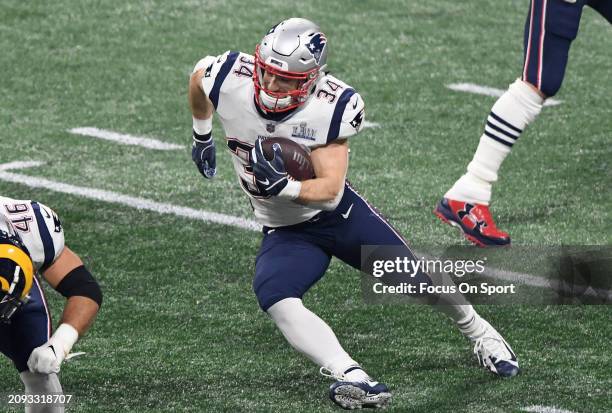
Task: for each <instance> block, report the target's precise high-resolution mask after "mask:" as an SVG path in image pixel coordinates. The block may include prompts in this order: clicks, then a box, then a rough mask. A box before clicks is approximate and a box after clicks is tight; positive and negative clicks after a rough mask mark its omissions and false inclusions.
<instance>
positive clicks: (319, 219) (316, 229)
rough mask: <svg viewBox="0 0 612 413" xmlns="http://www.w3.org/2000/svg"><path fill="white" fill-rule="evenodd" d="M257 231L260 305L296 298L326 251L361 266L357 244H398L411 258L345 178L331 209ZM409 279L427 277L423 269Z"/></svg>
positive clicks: (317, 274) (320, 270)
mask: <svg viewBox="0 0 612 413" xmlns="http://www.w3.org/2000/svg"><path fill="white" fill-rule="evenodd" d="M263 232H264V234H265V235H264V238H263V241H262V243H261V247H260V250H259V254H258V255H257V259H256V264H255V279H254V280H253V289H254V291H255V294H256V295H257V300H258V301H259V305H260V307H261V308H262V309H263V310H264V311H267V310H268V308H270V307H271V306H272V305H274V304H275V303H277V302H278V301H280V300H283V299H285V298H290V297H296V298H302V296H303V295H304V294H305V293H306V291H308V289H309V288H310V287H311V286H313V285H314V284H315V283H316V282H317V281H318V280H319V279H321V277H323V275H324V274H325V271H326V270H327V267H328V265H329V262H330V260H331V257H332V256H335V257H337V258H339V259H340V260H342V261H344V262H345V263H347V264H349V265H350V266H351V267H354V268H356V269H361V258H362V257H361V247H362V246H363V245H376V246H379V245H380V246H382V245H389V246H401V247H402V248H401V251H402V254H403V255H404V256H406V257H408V259H410V260H414V259H415V257H414V255H413V254H412V252H411V251H410V250H409V248H408V246H407V245H406V242H405V240H404V239H403V238H402V236H401V235H400V234H399V233H398V232H397V231H396V230H395V229H394V228H393V227H392V226H391V225H390V224H389V223H388V222H387V221H386V220H385V219H384V218H383V217H382V215H381V214H380V213H379V212H378V211H377V210H376V209H375V208H374V207H372V206H371V205H370V204H369V203H368V202H367V201H366V200H365V199H364V198H363V197H361V196H360V195H359V194H358V193H357V192H356V191H355V190H354V189H353V188H352V187H351V185H350V184H349V183H348V182H347V183H346V185H345V188H344V195H343V197H342V200H341V201H340V204H339V205H338V207H337V208H336V210H335V211H330V212H327V211H324V212H321V213H320V214H318V215H316V216H315V217H314V218H312V219H310V220H309V221H306V222H304V223H300V224H297V225H292V226H287V227H280V228H274V229H271V228H266V227H264V230H263ZM412 281H413V282H415V283H428V284H430V283H431V280H430V278H429V276H428V275H427V274H425V273H419V274H417V275H416V276H415V277H414V278H412Z"/></svg>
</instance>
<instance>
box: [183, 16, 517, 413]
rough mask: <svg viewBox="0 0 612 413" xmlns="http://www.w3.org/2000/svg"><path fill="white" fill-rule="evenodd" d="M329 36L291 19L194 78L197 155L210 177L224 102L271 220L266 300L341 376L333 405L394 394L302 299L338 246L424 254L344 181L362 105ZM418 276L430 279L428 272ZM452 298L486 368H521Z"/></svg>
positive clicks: (383, 401)
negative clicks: (283, 141)
mask: <svg viewBox="0 0 612 413" xmlns="http://www.w3.org/2000/svg"><path fill="white" fill-rule="evenodd" d="M327 43H328V40H327V37H326V36H325V34H324V33H323V32H322V31H321V29H320V28H319V27H318V26H317V25H316V24H314V23H313V22H311V21H308V20H305V19H300V18H292V19H288V20H285V21H283V22H281V23H279V24H277V25H276V26H274V27H272V28H271V29H270V30H269V31H268V33H267V34H266V35H265V36H264V38H263V40H262V41H261V42H260V43H259V45H257V47H256V49H255V55H254V56H252V55H249V54H246V53H240V52H231V51H230V52H226V53H224V54H222V55H220V56H207V57H205V58H203V59H202V60H200V61H199V62H198V63H197V64H196V67H195V69H194V72H193V74H192V76H191V79H190V85H189V102H190V106H191V111H192V114H193V138H194V142H193V149H192V157H193V160H194V162H195V163H196V166H197V168H198V170H199V171H200V173H201V174H202V175H204V177H206V178H212V177H213V176H214V174H215V172H216V160H215V146H214V142H213V137H212V133H211V132H212V116H213V113H214V112H216V114H217V116H218V118H219V120H220V121H221V123H222V125H223V129H224V133H225V137H226V144H227V147H228V149H229V151H230V153H231V156H232V161H233V163H234V169H235V172H236V175H237V178H238V182H239V183H240V185H241V186H242V189H243V190H244V192H245V193H246V195H247V196H248V197H249V201H250V204H251V206H252V207H253V212H254V214H255V217H256V218H257V220H258V221H259V222H260V223H261V224H262V225H263V240H262V244H261V248H260V250H259V254H258V255H257V259H256V264H255V277H254V280H253V289H254V291H255V294H256V296H257V300H258V302H259V305H260V307H261V309H262V310H263V311H265V312H266V313H267V314H268V315H269V316H270V317H271V318H272V320H273V321H274V323H275V324H276V326H277V327H278V328H279V329H280V331H281V332H282V333H283V335H284V336H285V338H286V339H287V341H288V342H289V343H290V344H291V345H292V346H293V347H294V348H295V349H296V350H298V351H299V352H301V353H303V354H304V355H306V356H307V357H308V358H310V359H311V360H312V361H313V362H315V363H316V364H318V365H319V366H320V367H321V369H322V373H324V374H325V375H327V376H330V377H332V378H333V379H335V380H336V382H335V383H333V384H332V385H331V387H330V397H331V399H332V400H333V401H334V402H335V403H336V404H338V405H340V406H341V407H343V408H346V409H355V408H361V407H372V408H375V407H384V406H385V405H387V404H388V403H389V401H390V399H391V392H390V391H389V389H388V388H387V386H386V385H384V384H382V383H379V382H377V381H375V380H374V379H372V378H371V377H370V376H369V375H368V374H367V373H366V372H365V370H364V369H363V368H362V366H361V365H360V364H359V363H358V362H357V361H355V360H354V359H353V358H352V357H351V356H350V355H349V354H348V353H347V352H346V351H345V350H344V349H343V348H342V346H341V345H340V343H339V341H338V339H337V338H336V336H335V334H334V332H333V331H332V329H331V328H330V327H329V326H328V325H327V323H325V321H323V320H322V319H321V318H319V317H318V316H317V315H316V314H314V313H313V312H311V311H310V310H308V309H307V308H306V307H305V306H304V304H303V303H302V297H303V295H304V294H305V293H306V292H307V291H308V290H309V289H310V287H312V286H313V285H314V284H315V283H316V282H317V281H318V280H319V279H320V278H321V277H322V276H323V275H324V274H325V271H326V270H327V267H328V265H329V263H330V260H331V257H332V256H335V257H337V258H339V259H340V260H342V261H344V262H345V263H347V264H348V265H350V266H352V267H354V268H357V269H360V267H361V247H362V246H363V245H376V246H395V247H399V249H400V250H401V251H402V254H405V257H407V258H408V259H410V260H415V259H416V258H415V257H414V255H413V254H412V252H411V251H410V249H409V248H408V246H407V244H406V241H405V240H404V238H403V237H402V236H401V235H400V234H399V233H398V231H397V230H395V229H394V228H393V226H391V224H389V223H388V222H387V221H386V220H385V219H384V218H383V216H382V215H381V214H380V213H379V212H378V210H377V209H376V208H374V207H372V206H371V205H370V204H369V203H368V202H367V201H366V200H365V199H364V198H363V197H362V196H361V195H359V194H358V193H357V192H356V191H355V189H354V188H353V187H352V186H351V185H350V184H349V183H348V182H347V181H346V173H347V168H348V160H349V157H348V154H349V150H348V146H349V144H348V142H349V139H352V137H353V136H354V135H357V133H358V132H359V131H360V130H361V129H362V126H363V120H364V103H363V100H362V98H361V96H360V95H359V94H358V93H357V92H356V91H355V89H353V88H352V87H351V86H349V85H348V84H346V83H344V82H343V81H341V80H340V79H338V78H336V77H334V76H332V75H330V74H329V73H328V72H327V71H326V67H327V50H328V46H327ZM268 137H282V138H287V139H291V140H293V141H295V142H298V143H300V144H302V145H306V146H308V147H309V148H310V149H311V150H312V152H311V158H312V162H313V165H314V170H315V174H316V178H314V179H309V180H305V181H302V182H298V181H294V180H290V179H288V176H287V173H286V171H285V167H284V164H283V161H282V159H281V158H280V157H279V156H276V157H274V159H272V160H268V159H266V158H265V156H264V154H263V150H262V140H263V139H266V138H268ZM413 280H414V282H425V283H430V282H431V279H430V278H429V276H428V275H427V274H425V273H420V274H417V276H415V277H414V279H413ZM447 304H448V305H442V306H440V309H441V310H443V311H445V312H446V313H447V314H448V315H449V316H450V317H451V318H452V319H453V320H454V321H455V322H456V323H457V326H458V327H459V329H460V330H461V332H462V333H463V334H464V335H465V336H466V337H468V338H469V339H470V340H471V341H472V342H473V343H474V345H475V352H476V353H477V355H478V359H479V361H480V362H481V363H482V364H483V365H484V366H485V367H487V368H488V369H489V370H491V371H492V372H494V373H495V374H498V375H500V376H505V377H510V376H514V375H515V374H517V373H518V370H519V368H518V362H517V360H516V357H515V356H514V353H513V352H512V350H510V347H509V346H508V345H507V343H506V342H505V341H504V339H503V338H502V337H501V335H500V334H499V333H498V332H497V331H496V330H495V329H494V328H493V327H492V326H491V325H490V324H489V323H487V322H486V321H485V320H483V319H482V318H481V317H480V316H479V315H478V314H477V313H476V312H475V311H474V309H473V307H472V306H471V305H469V304H462V305H459V304H452V303H447Z"/></svg>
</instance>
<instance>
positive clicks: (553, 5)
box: [522, 0, 612, 97]
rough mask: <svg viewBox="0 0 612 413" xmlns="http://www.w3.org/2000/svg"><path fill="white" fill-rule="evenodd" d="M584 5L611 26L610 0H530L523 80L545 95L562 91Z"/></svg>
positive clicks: (525, 36)
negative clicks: (574, 0) (595, 11)
mask: <svg viewBox="0 0 612 413" xmlns="http://www.w3.org/2000/svg"><path fill="white" fill-rule="evenodd" d="M584 6H590V7H592V8H593V9H595V10H597V11H598V12H599V13H600V14H601V15H602V16H603V17H605V18H606V19H607V20H608V21H609V22H611V23H612V0H576V2H575V3H568V2H566V1H564V0H531V3H530V6H529V12H528V13H527V22H526V23H525V33H524V63H523V74H522V80H523V81H526V82H529V83H531V84H532V85H534V86H535V87H537V88H538V89H539V90H540V91H542V93H544V95H546V96H548V97H550V96H554V95H555V94H556V93H557V92H558V91H559V89H560V88H561V83H562V82H563V76H564V75H565V67H566V66H567V58H568V53H569V49H570V45H571V43H572V41H573V40H574V39H575V38H576V35H577V34H578V26H579V24H580V18H581V16H582V9H583V7H584Z"/></svg>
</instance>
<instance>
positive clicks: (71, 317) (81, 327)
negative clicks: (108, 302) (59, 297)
mask: <svg viewBox="0 0 612 413" xmlns="http://www.w3.org/2000/svg"><path fill="white" fill-rule="evenodd" d="M99 308H100V307H99V306H98V303H96V302H95V301H94V300H92V299H90V298H87V297H80V296H74V297H70V298H68V300H67V301H66V305H65V307H64V313H63V314H62V323H66V324H70V325H71V326H72V327H74V329H75V330H76V331H77V332H78V333H79V337H81V336H83V335H84V334H85V333H86V332H87V330H89V327H91V325H92V324H93V322H94V320H95V318H96V315H97V314H98V310H99Z"/></svg>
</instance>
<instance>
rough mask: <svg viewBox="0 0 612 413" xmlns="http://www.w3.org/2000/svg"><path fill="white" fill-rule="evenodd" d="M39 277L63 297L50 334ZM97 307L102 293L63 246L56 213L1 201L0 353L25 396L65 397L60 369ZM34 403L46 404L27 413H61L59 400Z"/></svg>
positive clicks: (29, 408) (21, 202) (26, 203)
mask: <svg viewBox="0 0 612 413" xmlns="http://www.w3.org/2000/svg"><path fill="white" fill-rule="evenodd" d="M37 273H39V274H41V275H42V277H43V278H44V279H45V280H46V281H47V283H49V285H51V286H52V287H53V288H54V289H55V290H56V291H58V292H59V293H60V294H62V295H63V296H64V297H66V298H67V300H66V305H65V306H64V312H63V314H62V320H61V323H60V325H59V326H58V328H57V329H55V331H54V332H53V333H52V326H51V316H50V314H49V309H48V306H47V301H46V300H45V296H44V293H43V289H42V288H41V285H40V282H39V281H38V277H37ZM101 304H102V292H101V290H100V287H99V285H98V283H97V282H96V280H95V279H94V278H93V277H92V275H91V274H90V273H89V271H88V270H87V269H86V268H85V266H84V265H83V262H82V261H81V259H80V258H79V257H78V255H76V254H75V253H74V252H73V251H72V250H70V249H69V248H68V247H67V246H65V245H64V231H63V228H62V225H61V223H60V220H59V218H58V217H57V215H56V214H55V212H54V211H53V210H51V208H49V207H47V206H45V205H43V204H40V203H38V202H35V201H25V200H16V199H11V198H6V197H2V196H0V351H1V352H2V353H3V354H4V355H6V356H7V357H8V358H10V359H11V360H12V362H13V364H14V365H15V368H16V369H17V370H18V371H19V377H20V378H21V381H22V382H23V384H24V386H25V394H32V395H54V396H60V395H62V386H61V384H60V381H59V378H58V375H57V374H58V373H59V371H60V366H61V364H62V362H63V361H64V359H65V358H66V356H67V355H68V353H69V352H70V350H71V349H72V346H73V345H74V344H75V343H76V341H77V340H78V338H79V337H80V336H82V335H83V334H85V332H86V331H87V330H88V329H89V327H90V326H91V324H92V323H93V321H94V319H95V317H96V314H97V313H98V310H99V308H100V305H101ZM38 400H46V401H47V403H34V404H27V405H26V409H25V410H26V412H28V413H42V412H45V413H47V412H48V413H57V412H63V411H64V404H63V401H62V399H61V398H59V397H55V398H51V399H41V398H39V399H38ZM49 401H50V403H49Z"/></svg>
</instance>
